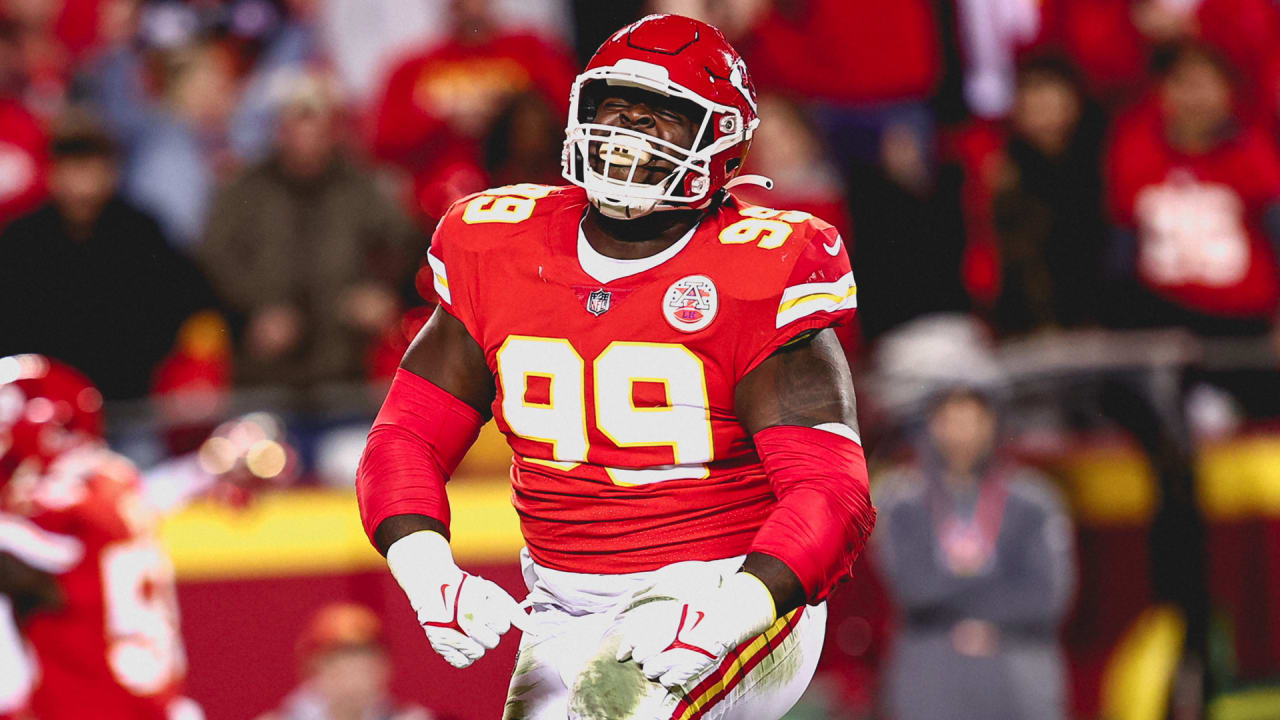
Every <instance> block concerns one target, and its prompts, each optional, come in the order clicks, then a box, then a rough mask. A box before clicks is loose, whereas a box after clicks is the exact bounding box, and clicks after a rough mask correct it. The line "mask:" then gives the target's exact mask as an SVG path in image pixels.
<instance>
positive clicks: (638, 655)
mask: <svg viewBox="0 0 1280 720" xmlns="http://www.w3.org/2000/svg"><path fill="white" fill-rule="evenodd" d="M630 607H631V608H633V609H631V610H628V611H625V612H624V614H623V617H622V620H621V622H620V623H619V625H618V628H619V633H620V635H621V644H620V645H619V646H618V656H617V657H618V661H619V662H622V661H625V660H627V659H628V658H630V659H631V660H634V661H635V662H636V663H638V664H639V665H640V669H641V670H642V671H643V672H644V675H645V677H647V678H649V679H650V680H657V681H658V682H659V683H661V684H662V685H664V686H665V687H668V688H672V689H676V688H681V689H686V690H687V689H688V688H689V687H690V682H691V681H693V680H696V679H699V678H701V677H702V676H703V675H705V674H706V673H707V672H709V671H710V670H712V669H713V668H715V667H717V666H718V665H719V664H720V663H721V661H723V660H724V658H725V656H726V655H728V653H729V651H730V650H732V649H733V648H735V647H737V646H738V645H741V644H742V643H744V642H746V641H747V640H750V639H751V638H753V637H755V636H757V635H759V634H761V633H763V632H764V631H765V630H768V629H769V626H771V625H773V623H774V622H775V621H776V620H777V613H776V610H775V609H774V605H773V596H772V595H770V594H769V589H768V588H766V587H765V586H764V583H762V582H761V581H760V580H759V578H757V577H756V576H754V575H751V574H750V573H745V572H737V573H734V574H732V575H728V576H725V577H724V578H723V580H721V582H720V583H718V585H717V586H716V587H713V588H710V589H703V590H697V589H689V588H685V589H680V588H673V587H670V586H668V587H663V585H662V583H659V584H658V585H655V586H654V587H652V588H649V589H647V590H643V591H641V592H639V593H637V594H636V596H635V597H634V598H633V599H632V603H631V605H630Z"/></svg>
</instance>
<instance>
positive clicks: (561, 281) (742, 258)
mask: <svg viewBox="0 0 1280 720" xmlns="http://www.w3.org/2000/svg"><path fill="white" fill-rule="evenodd" d="M570 101H571V109H570V115H569V123H568V128H567V139H566V141H565V146H564V156H563V164H564V176H565V178H566V179H567V180H568V181H569V182H570V183H571V184H572V185H571V186H566V187H547V186H541V185H513V186H507V187H502V188H497V189H494V190H489V191H486V192H483V193H479V194H477V195H474V196H471V197H466V198H463V199H462V200H460V201H458V202H457V203H456V204H455V205H454V206H453V207H452V208H451V209H450V211H449V212H448V214H447V216H446V217H445V218H444V219H443V220H442V221H441V223H440V225H439V227H438V229H437V230H436V234H435V237H434V240H433V242H432V245H431V249H430V252H429V254H428V256H427V259H428V261H429V264H430V266H431V268H432V271H433V273H434V278H435V280H434V285H435V290H436V293H437V294H438V295H439V297H440V307H439V308H438V309H437V310H436V312H435V314H434V315H433V317H432V319H431V321H430V322H429V323H428V324H427V326H426V327H425V328H424V329H423V331H422V332H421V334H420V335H419V336H418V337H417V339H416V340H415V342H414V343H413V345H412V346H411V347H410V348H409V350H408V352H407V353H406V354H405V358H404V360H403V362H402V365H401V368H400V370H399V371H398V372H397V374H396V377H395V379H394V381H393V382H392V385H391V389H390V391H389V393H388V396H387V399H386V401H385V403H384V404H383V407H382V410H381V412H380V413H379V415H378V418H377V420H376V421H375V423H374V427H373V429H372V431H371V432H370V436H369V443H368V446H367V448H366V450H365V454H364V456H363V458H362V461H361V465H360V469H359V472H358V476H357V490H358V497H359V501H360V509H361V515H362V519H363V521H364V525H365V529H366V531H367V533H368V534H369V537H370V539H371V540H372V542H373V543H374V545H375V546H376V547H377V548H378V549H379V550H380V551H382V552H383V553H385V554H386V557H387V562H388V565H389V566H390V569H391V572H392V574H393V575H394V576H395V578H396V580H397V581H398V582H399V583H400V586H401V587H402V588H403V589H404V591H405V593H406V595H407V596H408V599H409V602H410V603H411V604H412V606H413V607H414V609H415V610H416V611H417V615H418V620H419V621H420V623H421V624H422V626H423V627H424V628H425V630H426V634H427V637H428V639H429V641H430V643H431V645H432V647H433V648H434V649H435V650H436V651H437V652H438V653H439V654H440V655H441V656H443V657H444V659H445V660H446V661H448V662H449V663H451V664H452V665H454V666H455V667H460V668H461V667H466V666H467V665H469V664H470V663H472V662H474V661H476V660H477V659H478V658H479V657H480V656H481V655H483V654H484V653H485V651H486V650H489V649H492V648H494V647H496V646H497V644H498V642H499V639H500V636H501V635H502V634H503V633H504V632H506V631H507V630H509V629H510V627H511V625H512V624H516V625H517V626H518V627H521V629H524V630H525V633H524V635H523V639H522V640H521V645H520V653H519V659H518V661H517V665H516V669H515V672H514V675H513V677H512V681H511V687H510V690H509V693H508V699H507V704H506V714H505V717H506V718H508V719H509V720H515V719H517V718H523V719H529V720H542V719H544V718H545V719H550V718H555V719H556V720H562V719H563V718H565V717H569V718H582V719H584V720H596V719H604V718H609V719H611V720H613V719H618V718H644V719H646V720H652V719H656V718H677V719H680V720H691V719H692V718H702V717H705V718H729V717H732V718H751V719H752V720H764V719H770V718H778V717H780V716H782V714H783V713H785V712H786V710H787V709H788V708H789V707H790V706H791V705H792V704H793V703H794V702H795V701H796V699H797V698H798V697H799V696H800V694H801V692H802V691H803V690H804V688H805V686H806V685H807V684H808V682H809V679H810V677H811V676H812V674H813V671H814V667H815V665H816V663H817V660H818V654H819V651H820V649H821V645H822V635H823V630H824V627H823V626H824V624H825V618H826V609H825V605H824V598H825V597H826V595H827V594H828V593H829V592H830V590H831V588H832V586H833V585H834V584H835V583H836V582H837V581H839V580H840V579H841V578H842V577H844V576H846V575H847V574H848V572H849V568H850V564H851V562H852V560H853V559H854V558H855V557H856V556H857V555H858V553H859V552H860V551H861V550H862V547H863V545H864V543H865V542H866V539H867V536H868V535H869V533H870V532H871V529H872V526H873V524H874V522H875V511H874V509H873V508H872V506H871V504H870V499H869V496H868V492H867V472H866V463H865V460H864V457H863V452H862V448H861V446H860V444H859V437H858V429H857V422H856V418H855V412H854V395H853V387H852V382H851V380H850V375H849V369H848V366H847V363H846V361H845V358H844V356H843V355H842V353H841V352H840V347H839V345H838V343H837V341H836V339H835V337H834V333H833V331H832V330H831V328H832V326H835V325H837V324H840V323H843V322H846V321H848V320H849V319H850V318H851V317H852V315H853V313H854V308H855V306H856V300H855V288H854V281H853V275H852V273H851V271H850V267H849V260H848V255H847V253H846V251H845V248H844V244H843V241H842V240H841V238H840V236H839V234H838V233H837V232H836V231H835V230H834V229H833V228H832V227H831V226H830V225H829V224H827V223H825V222H823V221H822V220H819V219H817V218H814V217H812V216H810V215H808V214H805V213H799V212H787V211H781V210H776V209H772V208H766V207H760V206H753V205H750V204H747V203H745V202H742V201H740V200H738V199H736V198H735V197H734V196H733V194H732V193H731V192H730V190H731V188H732V187H733V186H734V185H735V184H739V183H741V182H744V181H755V182H761V183H767V181H766V180H764V179H762V178H751V177H742V176H740V175H739V173H740V171H741V169H742V162H743V159H744V158H745V156H746V153H747V148H748V146H749V144H750V140H751V136H752V133H753V132H754V130H755V128H756V126H757V124H758V122H759V121H758V119H757V117H756V95H755V90H754V88H753V87H752V84H751V79H750V77H749V75H748V74H747V69H746V66H745V64H744V63H743V61H742V59H741V58H740V57H739V56H738V54H737V53H736V52H735V51H734V49H733V48H732V47H731V46H730V45H729V44H728V42H727V41H726V40H725V39H724V36H723V35H721V33H720V32H719V31H718V30H716V29H715V28H713V27H711V26H709V25H707V24H705V23H701V22H698V21H695V20H691V19H688V18H684V17H680V16H674V15H655V16H650V17H646V18H644V19H642V20H640V21H638V22H636V23H634V24H632V25H629V26H627V27H625V28H623V29H622V30H619V31H618V32H617V33H615V34H614V35H613V36H612V37H610V38H609V39H608V40H607V41H605V43H604V44H603V45H602V46H601V47H600V49H599V50H598V51H597V52H596V54H595V56H594V57H593V58H592V59H591V61H590V63H589V64H588V66H587V69H586V71H585V72H583V73H582V74H581V75H579V76H578V78H577V80H576V81H575V83H574V86H573V90H572V94H571V96H570ZM490 414H492V415H493V417H494V418H495V420H496V422H497V424H498V427H499V428H500V429H501V430H502V432H503V433H505V435H506V437H507V439H508V441H509V443H510V445H511V448H512V450H513V453H514V457H513V467H512V470H511V479H512V486H513V493H512V497H513V502H514V504H515V507H516V510H517V511H518V514H519V516H520V522H521V528H522V531H523V534H524V538H525V541H526V546H527V547H526V549H525V551H524V552H523V553H522V561H523V567H524V574H525V580H526V584H527V585H528V587H529V595H528V597H527V598H526V599H525V602H524V605H525V606H527V607H528V608H530V612H529V613H528V614H527V615H526V614H524V613H523V612H522V608H521V607H520V606H518V605H517V603H516V601H515V600H514V599H513V598H512V597H511V596H509V595H508V594H507V593H506V592H505V591H503V590H502V589H501V588H499V587H498V586H497V585H495V584H493V583H491V582H489V581H486V580H484V579H482V578H479V577H476V576H474V575H471V574H469V573H467V572H465V571H463V570H461V569H460V568H458V567H457V566H456V565H455V564H454V562H453V558H452V554H451V552H450V548H449V544H448V537H449V506H448V502H447V498H446V496H445V481H446V480H447V479H448V477H449V475H450V473H451V472H452V471H453V470H454V468H455V467H456V466H457V464H458V462H459V460H460V459H461V458H462V456H463V454H464V453H465V452H466V450H467V448H468V447H469V446H470V445H471V443H472V442H473V441H474V439H475V438H476V435H477V433H478V432H479V430H480V427H481V425H482V424H483V423H484V422H485V420H486V418H488V417H489V416H490Z"/></svg>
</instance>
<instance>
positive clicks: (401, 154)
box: [373, 0, 574, 217]
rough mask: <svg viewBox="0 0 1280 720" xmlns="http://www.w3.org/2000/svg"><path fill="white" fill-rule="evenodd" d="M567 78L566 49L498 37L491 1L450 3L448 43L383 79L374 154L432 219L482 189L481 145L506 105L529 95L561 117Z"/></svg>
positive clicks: (570, 68)
mask: <svg viewBox="0 0 1280 720" xmlns="http://www.w3.org/2000/svg"><path fill="white" fill-rule="evenodd" d="M573 77H574V65H573V63H572V61H571V59H570V56H569V54H568V52H567V51H566V50H564V49H562V48H559V47H557V46H555V45H552V44H550V43H548V42H547V41H546V40H544V39H542V38H539V37H536V36H534V35H525V34H506V33H503V32H501V31H500V30H499V29H498V28H497V27H496V26H495V24H494V22H493V18H492V16H491V14H490V8H489V0H456V2H455V3H454V5H453V32H452V34H451V35H450V36H449V38H448V39H446V40H445V41H444V42H443V43H441V44H440V45H437V46H435V47H432V48H430V49H427V50H424V51H423V52H420V53H418V54H416V55H413V56H411V57H409V58H408V59H406V60H405V61H403V62H402V63H400V65H399V66H397V67H396V68H395V69H394V70H393V71H392V73H391V75H390V77H389V79H388V80H387V83H386V90H385V91H384V92H383V95H382V100H381V102H380V103H379V105H378V108H377V118H376V120H375V122H376V128H375V132H374V138H373V149H374V153H375V154H376V155H377V156H378V157H379V158H380V159H382V160H386V161H389V162H392V163H395V164H397V165H400V166H401V167H403V168H405V169H406V170H408V171H409V172H410V173H411V174H412V175H413V177H414V189H415V195H416V197H418V198H419V199H420V201H419V205H420V206H421V205H422V202H421V201H422V200H424V199H426V200H428V201H429V202H428V204H429V205H430V207H419V208H418V209H419V211H420V212H421V213H422V214H425V215H428V216H434V217H438V216H439V215H440V214H442V213H443V211H444V209H445V208H446V207H447V206H448V203H449V202H452V201H453V200H455V199H457V197H458V196H461V195H463V194H466V193H468V192H472V191H475V190H480V189H483V173H482V172H481V171H480V168H481V166H482V159H481V158H482V147H481V140H482V138H483V137H484V136H485V135H486V134H487V133H488V131H489V129H490V128H491V126H492V124H493V122H494V120H495V119H496V118H497V117H498V115H499V113H500V112H501V111H502V109H503V107H504V106H505V105H506V103H507V102H508V101H509V100H510V99H511V98H512V97H514V96H515V95H517V94H520V93H524V92H535V93H538V94H539V95H541V96H542V97H543V98H545V99H546V101H547V102H548V103H549V104H550V105H551V107H553V108H555V115H556V117H560V118H563V117H564V116H565V113H567V112H568V98H569V86H570V84H571V83H572V82H573ZM440 186H445V187H447V188H448V192H444V193H441V192H440V191H439V187H440ZM433 198H434V199H433ZM442 203H443V204H442ZM437 206H438V207H437Z"/></svg>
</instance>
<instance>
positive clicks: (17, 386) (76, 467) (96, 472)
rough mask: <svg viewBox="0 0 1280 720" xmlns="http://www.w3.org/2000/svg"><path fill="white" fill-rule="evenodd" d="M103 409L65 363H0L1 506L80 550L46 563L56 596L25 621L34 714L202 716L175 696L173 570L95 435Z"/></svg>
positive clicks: (178, 644) (49, 719)
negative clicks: (65, 561)
mask: <svg viewBox="0 0 1280 720" xmlns="http://www.w3.org/2000/svg"><path fill="white" fill-rule="evenodd" d="M101 408H102V396H101V395H100V394H99V393H98V391H97V390H96V389H95V388H94V387H93V385H92V384H90V383H89V381H88V379H87V378H85V377H84V376H83V375H81V374H80V373H78V372H76V371H75V370H72V369H71V368H70V367H67V366H65V365H62V364H61V363H58V362H57V361H54V360H51V359H49V358H46V357H42V356H39V355H15V356H10V357H4V358H0V488H2V490H0V508H3V510H4V512H6V513H11V514H13V515H17V516H22V517H25V518H27V519H28V520H29V521H30V522H31V523H33V524H34V525H36V526H37V527H39V528H40V529H41V530H42V531H44V532H45V533H48V534H50V537H54V538H63V539H64V541H65V542H71V541H74V543H75V544H76V545H77V546H78V547H79V548H80V553H79V555H78V557H77V558H76V560H75V562H74V563H71V564H69V565H68V566H66V567H61V568H49V572H50V574H51V577H52V579H53V581H54V582H55V583H56V586H57V588H56V589H57V592H56V593H53V595H54V596H55V598H56V601H54V602H48V603H44V607H42V608H40V609H38V610H35V611H32V612H30V613H29V614H28V615H27V616H26V617H25V618H24V621H23V625H22V632H23V634H24V635H25V636H26V639H27V641H28V642H29V643H30V644H31V646H32V648H33V649H34V651H35V656H36V659H37V661H38V664H39V678H38V680H37V684H36V686H35V689H34V691H33V692H32V694H31V698H30V704H29V707H30V711H31V713H32V714H33V715H34V716H35V717H38V718H41V720H58V719H60V718H84V717H94V718H102V719H103V720H115V719H116V718H119V719H121V720H124V719H126V718H127V719H130V720H138V719H146V718H166V717H167V718H174V717H192V716H196V717H198V710H196V709H194V708H193V704H192V703H191V702H190V701H189V700H186V699H184V698H180V697H178V695H177V692H178V690H179V685H180V683H181V680H182V678H183V675H184V673H185V665H186V661H185V656H184V651H183V647H182V640H181V637H180V635H179V631H178V614H177V604H176V602H175V597H174V585H173V569H172V566H171V565H170V563H169V559H168V557H167V556H166V555H165V553H164V552H163V551H162V550H161V548H160V546H159V544H158V542H157V540H156V536H155V520H156V517H155V514H154V513H153V512H152V511H150V510H148V509H147V506H146V504H145V503H143V502H141V500H140V492H139V491H140V483H139V476H138V472H137V470H136V469H135V468H134V467H133V465H132V464H131V463H130V462H129V461H128V460H126V459H125V458H123V457H121V456H119V455H116V454H114V453H112V452H111V451H110V450H108V449H107V447H106V445H105V444H104V443H103V442H102V434H101V433H102V418H101ZM38 577H39V575H37V578H38ZM45 577H46V578H47V577H50V575H45ZM47 594H50V593H46V595H47ZM193 713H194V715H193Z"/></svg>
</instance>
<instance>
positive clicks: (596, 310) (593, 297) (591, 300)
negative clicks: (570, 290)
mask: <svg viewBox="0 0 1280 720" xmlns="http://www.w3.org/2000/svg"><path fill="white" fill-rule="evenodd" d="M612 301H613V293H611V292H609V291H608V290H605V289H604V288H600V289H599V290H592V291H591V294H590V295H588V296H587V312H589V313H591V314H592V315H595V316H596V317H600V316H601V315H603V314H605V312H606V311H607V310H608V309H609V305H610V304H612Z"/></svg>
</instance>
